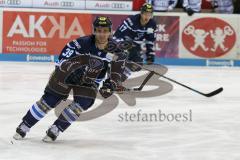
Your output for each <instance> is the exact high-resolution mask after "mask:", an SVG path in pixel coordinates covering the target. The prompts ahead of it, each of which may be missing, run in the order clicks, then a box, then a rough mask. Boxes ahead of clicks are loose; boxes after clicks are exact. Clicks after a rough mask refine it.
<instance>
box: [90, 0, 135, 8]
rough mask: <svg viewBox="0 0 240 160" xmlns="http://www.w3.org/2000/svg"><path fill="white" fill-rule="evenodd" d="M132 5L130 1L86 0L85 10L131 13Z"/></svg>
mask: <svg viewBox="0 0 240 160" xmlns="http://www.w3.org/2000/svg"><path fill="white" fill-rule="evenodd" d="M132 3H133V2H132V0H121V1H118V0H87V1H86V9H94V10H119V11H124V10H125V11H126V10H129V11H131V10H132V7H133V6H132Z"/></svg>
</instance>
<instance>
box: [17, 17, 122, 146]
mask: <svg viewBox="0 0 240 160" xmlns="http://www.w3.org/2000/svg"><path fill="white" fill-rule="evenodd" d="M93 27H94V33H93V34H92V35H89V36H84V37H80V38H78V39H75V40H73V41H71V42H69V43H68V44H67V45H66V46H65V47H64V48H63V50H62V52H61V54H60V55H59V59H58V62H57V63H56V67H55V70H54V72H53V73H52V75H51V77H50V79H49V82H48V84H47V86H46V88H45V90H44V94H43V96H42V97H41V99H40V100H38V101H37V102H36V103H35V104H33V106H32V107H31V108H30V109H29V110H28V112H27V113H26V115H25V116H24V117H23V118H22V122H21V123H20V125H19V126H18V127H17V129H16V134H15V135H14V136H13V138H14V139H17V140H19V139H22V138H24V137H25V136H26V133H27V132H29V130H30V128H31V127H33V126H34V125H35V124H36V123H37V122H38V121H40V120H41V119H42V118H43V117H44V116H45V115H46V114H47V113H48V112H49V111H50V110H52V109H53V108H54V107H56V106H57V105H58V104H59V103H60V102H61V101H62V100H65V99H66V98H67V97H68V96H69V92H70V90H72V91H73V98H74V101H73V103H72V104H70V105H69V106H68V107H66V108H65V109H64V110H63V111H62V113H61V115H60V116H59V117H58V118H57V120H56V121H55V122H54V123H53V125H52V126H50V128H49V129H48V130H47V132H46V136H45V137H44V138H43V141H45V142H51V141H55V140H56V138H57V136H58V135H59V133H60V132H63V131H65V130H66V129H67V128H68V127H69V126H70V125H71V123H72V122H74V121H76V120H77V119H78V117H79V116H81V112H83V111H85V110H87V109H88V108H89V107H91V106H92V105H93V103H94V101H95V98H96V94H97V92H98V91H99V92H100V94H101V95H102V96H103V97H104V98H107V97H109V96H111V95H112V94H113V91H114V90H116V88H118V86H121V81H120V79H121V73H122V72H123V70H124V67H122V66H124V63H125V62H124V61H125V59H126V55H125V54H121V52H116V53H113V52H112V53H110V52H109V51H108V46H109V43H110V42H112V41H113V39H112V38H111V33H112V22H111V20H110V19H109V18H108V17H105V16H99V17H97V18H96V19H95V21H94V22H93ZM105 75H106V76H107V78H105V79H104V77H105ZM101 81H103V84H102V87H101V88H100V89H99V83H100V82H101Z"/></svg>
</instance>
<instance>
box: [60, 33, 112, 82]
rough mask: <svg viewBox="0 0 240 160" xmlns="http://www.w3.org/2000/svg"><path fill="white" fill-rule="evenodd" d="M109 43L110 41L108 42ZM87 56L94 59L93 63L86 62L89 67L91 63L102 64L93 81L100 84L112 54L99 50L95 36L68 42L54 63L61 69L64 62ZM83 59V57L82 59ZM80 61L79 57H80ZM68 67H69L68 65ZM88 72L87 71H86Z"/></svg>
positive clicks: (110, 61)
mask: <svg viewBox="0 0 240 160" xmlns="http://www.w3.org/2000/svg"><path fill="white" fill-rule="evenodd" d="M110 41H111V40H110ZM81 55H87V57H88V56H89V58H91V59H95V61H91V62H90V61H89V62H88V60H87V62H86V64H87V65H89V67H91V65H93V64H91V63H92V62H97V61H96V60H98V61H99V62H100V61H101V63H103V66H102V67H103V68H102V69H101V73H100V74H98V75H97V77H95V78H94V79H95V80H96V82H97V83H99V82H101V81H102V80H103V79H104V78H105V75H106V73H107V71H108V70H109V64H110V63H111V64H112V60H113V56H114V53H109V52H107V51H106V50H100V49H98V48H97V47H96V45H95V36H94V35H91V36H85V37H80V38H78V39H75V40H73V41H71V42H69V43H68V44H67V45H66V46H65V47H64V48H63V50H62V52H61V54H60V55H59V58H58V61H57V62H56V66H57V67H61V66H62V64H64V63H65V64H66V62H69V61H71V60H72V59H74V58H75V59H76V57H77V56H81ZM83 58H84V57H83ZM80 59H81V57H80ZM69 65H71V64H70V63H69ZM88 70H89V69H88Z"/></svg>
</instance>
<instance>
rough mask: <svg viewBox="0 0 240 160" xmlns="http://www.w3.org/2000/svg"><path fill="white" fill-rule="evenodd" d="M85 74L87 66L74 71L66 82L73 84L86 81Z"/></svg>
mask: <svg viewBox="0 0 240 160" xmlns="http://www.w3.org/2000/svg"><path fill="white" fill-rule="evenodd" d="M84 74H85V67H81V68H79V69H77V70H75V71H74V72H72V73H71V74H70V75H69V76H68V77H67V78H66V79H65V83H66V84H71V85H81V84H83V83H84V78H83V77H84Z"/></svg>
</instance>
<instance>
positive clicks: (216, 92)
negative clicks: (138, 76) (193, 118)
mask: <svg viewBox="0 0 240 160" xmlns="http://www.w3.org/2000/svg"><path fill="white" fill-rule="evenodd" d="M135 64H136V65H138V66H139V67H141V68H143V69H145V70H147V71H149V72H153V73H154V74H156V75H158V76H160V77H163V78H165V79H167V80H169V81H171V82H173V83H176V84H178V85H180V86H182V87H184V88H187V89H189V90H191V91H193V92H196V93H198V94H201V95H203V96H205V97H212V96H215V95H217V94H219V93H221V92H222V91H223V88H222V87H220V88H218V89H216V90H214V91H212V92H210V93H203V92H200V91H198V90H196V89H194V88H192V87H189V86H187V85H185V84H183V83H180V82H178V81H176V80H174V79H171V78H169V77H167V76H164V75H162V74H160V73H157V72H155V71H152V70H150V69H148V68H146V67H144V66H141V65H139V64H137V63H135Z"/></svg>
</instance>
